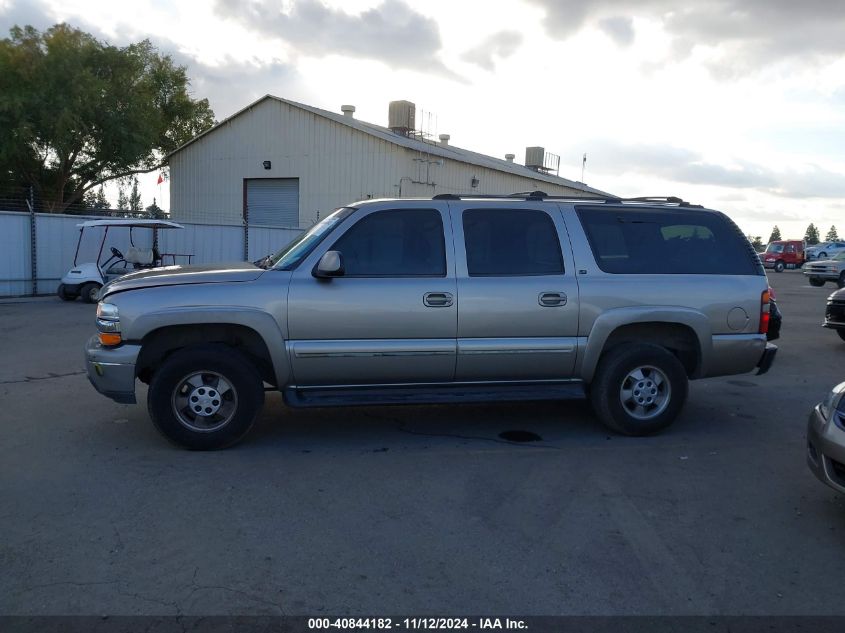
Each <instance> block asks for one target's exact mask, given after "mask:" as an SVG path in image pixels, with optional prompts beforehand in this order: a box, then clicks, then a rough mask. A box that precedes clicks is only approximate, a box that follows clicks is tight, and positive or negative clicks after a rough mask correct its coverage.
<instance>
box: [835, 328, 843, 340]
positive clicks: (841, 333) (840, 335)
mask: <svg viewBox="0 0 845 633" xmlns="http://www.w3.org/2000/svg"><path fill="white" fill-rule="evenodd" d="M836 333H837V334H838V335H839V338H841V339H842V340H843V341H845V330H836Z"/></svg>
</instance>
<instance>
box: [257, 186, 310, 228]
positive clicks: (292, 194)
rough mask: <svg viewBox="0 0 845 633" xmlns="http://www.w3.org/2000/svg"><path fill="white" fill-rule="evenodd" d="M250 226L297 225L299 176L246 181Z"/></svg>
mask: <svg viewBox="0 0 845 633" xmlns="http://www.w3.org/2000/svg"><path fill="white" fill-rule="evenodd" d="M246 204H247V213H248V216H247V217H248V218H249V225H250V226H290V227H298V226H299V178H255V179H249V180H247V181H246Z"/></svg>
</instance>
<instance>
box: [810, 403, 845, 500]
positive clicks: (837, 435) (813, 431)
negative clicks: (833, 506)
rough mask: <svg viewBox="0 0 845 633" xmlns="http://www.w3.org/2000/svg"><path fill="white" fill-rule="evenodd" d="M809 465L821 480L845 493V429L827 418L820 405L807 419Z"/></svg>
mask: <svg viewBox="0 0 845 633" xmlns="http://www.w3.org/2000/svg"><path fill="white" fill-rule="evenodd" d="M832 415H836V414H835V413H834V414H832ZM807 465H808V466H809V467H810V470H812V471H813V474H814V475H815V476H816V477H818V479H819V481H822V482H824V483H826V484H827V485H828V486H830V487H831V488H833V489H834V490H836V491H838V492H842V493H845V431H843V430H842V429H841V428H840V427H839V426H838V425H837V424H836V423H835V422H833V421H832V420H825V418H824V416H823V415H822V412H821V410H820V409H819V406H818V405H817V406H816V407H815V408H814V409H813V410H812V412H811V413H810V418H809V420H808V421H807Z"/></svg>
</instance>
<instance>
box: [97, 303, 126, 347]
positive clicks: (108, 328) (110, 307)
mask: <svg viewBox="0 0 845 633" xmlns="http://www.w3.org/2000/svg"><path fill="white" fill-rule="evenodd" d="M97 329H98V330H99V331H100V333H99V338H100V343H102V344H103V345H120V343H121V341H122V339H121V337H120V314H119V312H118V309H117V306H116V305H114V304H113V303H103V302H102V301H101V302H100V303H98V304H97Z"/></svg>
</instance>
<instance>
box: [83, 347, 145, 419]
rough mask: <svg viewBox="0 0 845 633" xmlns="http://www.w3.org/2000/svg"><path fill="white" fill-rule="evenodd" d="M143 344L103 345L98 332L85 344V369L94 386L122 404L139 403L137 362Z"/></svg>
mask: <svg viewBox="0 0 845 633" xmlns="http://www.w3.org/2000/svg"><path fill="white" fill-rule="evenodd" d="M140 351H141V346H140V345H128V344H123V345H119V346H117V347H103V346H102V345H101V344H100V341H99V339H98V338H97V335H96V334H95V335H94V336H92V337H91V338H90V339H88V343H86V345H85V369H86V370H87V372H88V380H89V381H90V382H91V384H92V385H94V389H96V390H97V391H99V392H100V393H101V394H103V395H104V396H106V397H108V398H111V399H112V400H114V401H115V402H120V403H121V404H135V363H136V362H137V359H138V354H139V353H140Z"/></svg>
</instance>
